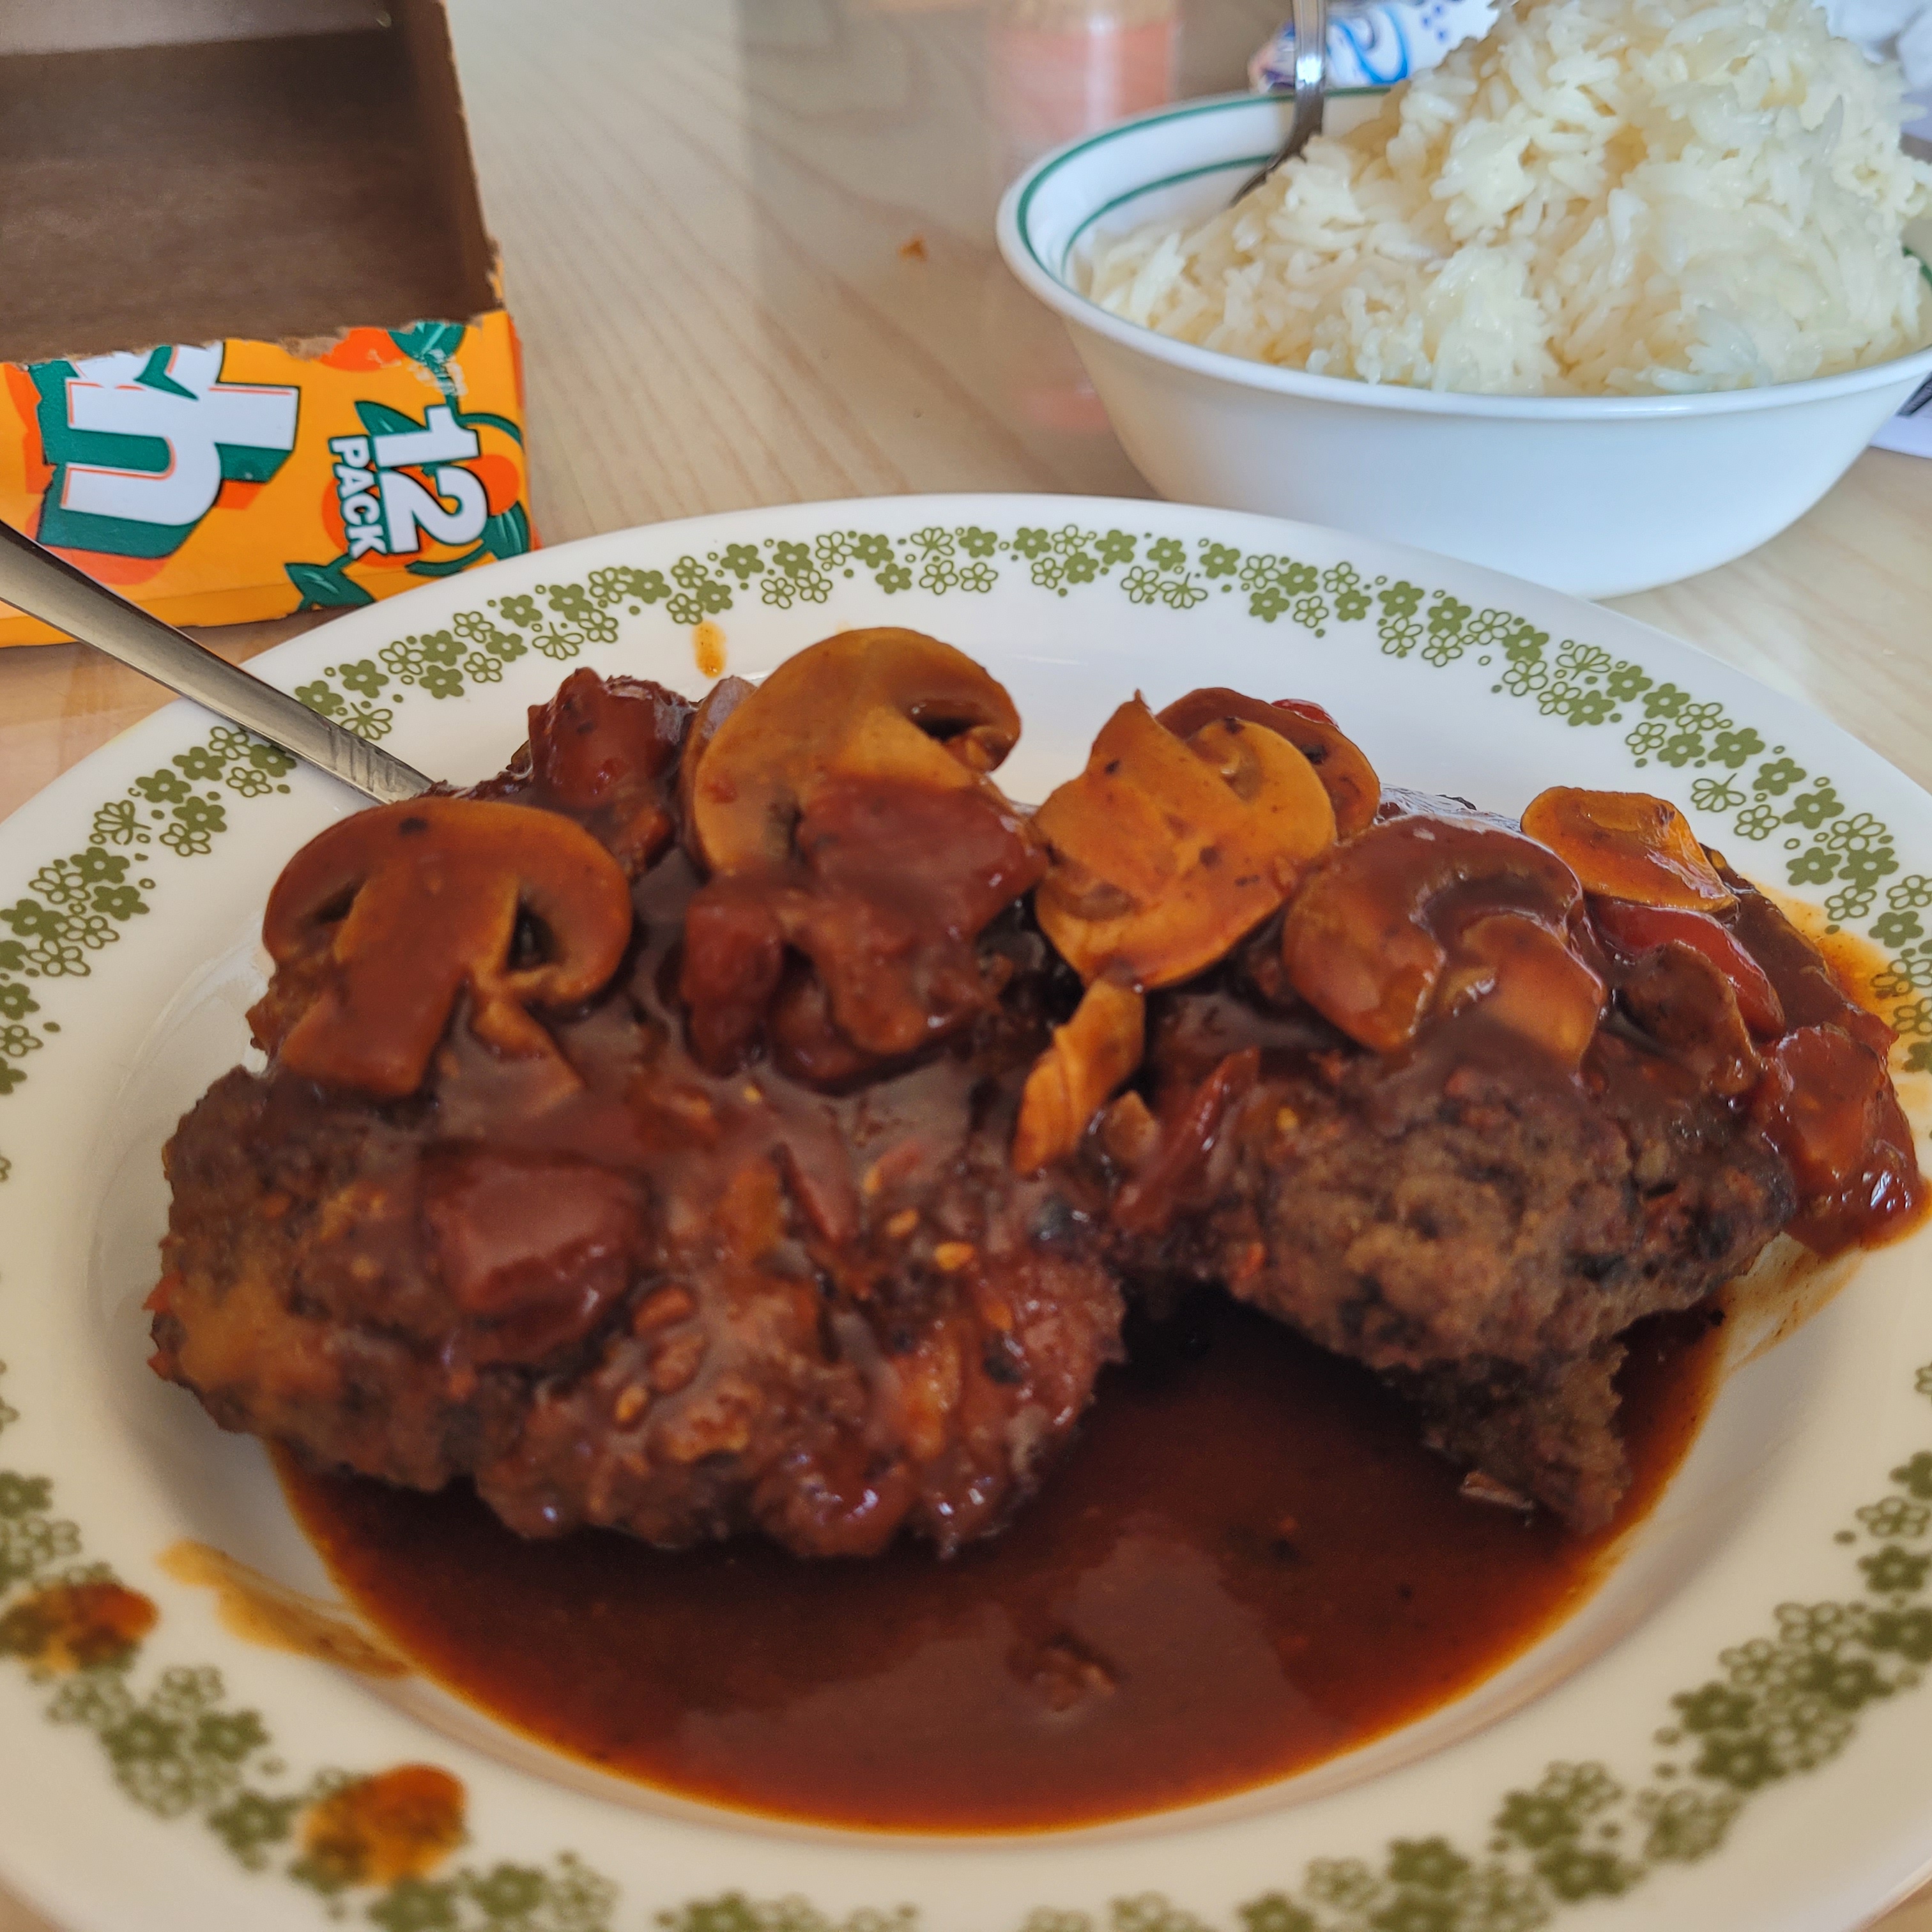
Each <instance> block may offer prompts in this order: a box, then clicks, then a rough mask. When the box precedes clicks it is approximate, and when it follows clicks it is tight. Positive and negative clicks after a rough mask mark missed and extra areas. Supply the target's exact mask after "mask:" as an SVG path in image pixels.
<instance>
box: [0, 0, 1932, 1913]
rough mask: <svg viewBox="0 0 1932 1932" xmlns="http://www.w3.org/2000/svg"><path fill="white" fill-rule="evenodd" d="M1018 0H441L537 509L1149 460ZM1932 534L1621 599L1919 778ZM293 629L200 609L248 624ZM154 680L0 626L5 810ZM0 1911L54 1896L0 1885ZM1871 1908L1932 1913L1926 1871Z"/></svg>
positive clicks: (837, 488)
mask: <svg viewBox="0 0 1932 1932" xmlns="http://www.w3.org/2000/svg"><path fill="white" fill-rule="evenodd" d="M1130 4H1131V5H1132V7H1133V9H1134V10H1135V18H1136V20H1137V21H1138V22H1139V23H1142V24H1145V23H1147V22H1148V21H1153V22H1155V23H1158V22H1159V21H1160V20H1162V19H1163V18H1164V17H1167V16H1168V15H1169V14H1174V15H1175V17H1176V18H1177V20H1178V27H1179V33H1178V46H1177V49H1176V68H1175V71H1176V77H1177V85H1178V87H1179V88H1180V89H1181V91H1183V92H1187V93H1202V92H1211V91H1215V90H1217V89H1226V88H1232V87H1235V86H1240V85H1241V82H1242V72H1241V69H1242V64H1243V62H1244V61H1245V59H1246V58H1247V55H1248V54H1249V52H1251V51H1252V49H1253V47H1254V46H1255V45H1256V44H1257V43H1259V40H1260V39H1261V38H1262V36H1263V34H1265V31H1267V30H1268V28H1270V27H1271V26H1273V25H1274V23H1275V22H1276V20H1277V19H1278V18H1279V17H1280V15H1281V14H1282V13H1284V12H1285V11H1286V7H1285V5H1283V0H1185V4H1182V5H1179V7H1178V11H1177V10H1176V9H1175V7H1174V6H1173V5H1172V0H1130ZM1099 5H1100V0H1082V5H1081V7H1079V9H1078V10H1079V12H1080V13H1081V14H1082V17H1085V15H1086V14H1088V13H1091V12H1093V11H1095V10H1097V8H1098V6H1099ZM1022 7H1025V8H1027V9H1030V10H1031V16H1032V17H1034V24H1035V25H1038V24H1039V23H1040V20H1042V19H1044V18H1046V17H1048V15H1046V14H1045V13H1042V10H1041V7H1040V0H1006V4H1005V6H1004V9H1003V7H1002V6H1001V5H992V4H975V0H740V4H739V5H738V6H736V7H726V6H725V5H723V4H721V0H568V4H556V5H545V6H541V7H538V6H532V5H530V4H529V0H452V13H453V15H454V23H455V31H456V40H457V46H458V57H459V59H460V63H461V66H462V70H463V83H464V86H465V89H466V93H467V96H468V100H469V113H470V120H471V127H472V138H473V139H474V142H475V148H476V154H477V160H478V166H479V169H480V170H481V174H482V177H483V189H484V203H485V205H486V208H487V210H488V213H489V216H490V222H491V225H492V226H493V229H494V230H495V232H496V235H497V236H498V238H499V240H500V242H501V243H502V248H503V253H504V257H505V263H506V266H507V269H508V277H509V294H510V300H511V308H512V311H513V312H514V314H515V315H516V317H517V322H518V324H519V326H520V329H521V331H522V333H523V342H524V347H525V352H526V371H527V377H528V383H529V419H530V423H531V426H532V437H531V448H532V459H533V463H534V485H533V487H534V496H535V509H536V513H537V520H538V526H539V527H540V529H541V532H542V534H543V535H544V537H545V538H547V540H549V541H559V540H561V539H563V538H569V537H574V536H580V535H587V534H589V533H590V532H594V531H598V530H607V529H617V528H620V527H622V526H625V525H626V524H631V523H646V522H651V521H655V520H659V519H661V518H664V517H680V516H688V515H695V514H703V513H704V512H706V511H715V510H724V509H733V508H743V507H748V506H751V505H757V504H763V503H773V502H793V501H799V500H805V499H814V498H823V497H833V496H848V495H875V494H880V493H895V492H901V491H907V490H962V489H986V490H1009V489H1011V490H1041V489H1044V490H1082V491H1090V490H1091V491H1097V492H1115V493H1126V494H1130V495H1136V496H1139V495H1145V494H1146V493H1147V492H1146V489H1145V485H1144V484H1142V482H1141V481H1140V479H1139V477H1138V476H1137V475H1136V473H1135V472H1134V471H1133V469H1132V467H1131V466H1130V465H1129V463H1127V459H1126V458H1125V457H1124V455H1122V453H1121V450H1120V449H1119V446H1118V444H1117V443H1115V441H1114V440H1113V438H1112V435H1111V434H1109V431H1108V430H1107V428H1106V423H1105V421H1104V419H1103V417H1102V416H1101V415H1100V412H1099V410H1098V408H1097V405H1096V404H1094V400H1093V398H1092V395H1091V391H1089V390H1088V389H1087V388H1086V386H1085V383H1084V382H1083V380H1082V378H1081V377H1080V374H1079V366H1078V365H1077V363H1076V362H1075V360H1074V359H1073V353H1072V351H1071V350H1070V348H1069V347H1068V345H1067V341H1066V339H1065V338H1064V335H1062V333H1061V330H1060V327H1059V325H1058V323H1056V322H1055V321H1054V320H1052V318H1051V317H1049V316H1048V315H1047V314H1046V313H1045V312H1044V311H1042V310H1040V309H1039V308H1037V307H1036V306H1035V305H1034V304H1033V303H1032V302H1031V301H1030V300H1029V299H1028V298H1027V297H1026V296H1024V295H1023V294H1022V293H1021V292H1020V291H1019V290H1018V289H1017V288H1016V287H1015V286H1014V285H1013V283H1012V281H1010V278H1008V276H1007V274H1006V272H1005V270H1004V269H1003V268H1002V267H1001V265H1000V263H999V261H998V257H997V255H996V254H995V251H994V248H993V242H992V211H993V208H994V205H995V201H996V199H997V198H998V192H999V190H1000V188H1001V186H1002V185H1003V184H1004V181H1006V179H1007V178H1008V177H1009V175H1010V174H1011V173H1012V172H1013V169H1015V168H1016V166H1018V165H1019V163H1020V162H1021V161H1022V160H1024V159H1025V158H1027V149H1028V145H1029V143H1030V142H1031V141H1034V140H1036V139H1037V138H1038V129H1037V125H1035V126H1031V127H1030V126H1029V125H1028V117H1027V115H1025V114H1023V113H1022V112H1021V111H1020V110H1019V107H1017V106H1016V104H1015V103H1014V102H1013V101H1011V100H1006V101H1003V100H1002V99H1001V98H1000V97H999V94H998V90H997V89H994V88H992V86H990V85H989V74H991V73H992V72H993V71H994V68H993V66H992V64H991V63H989V58H988V49H989V42H990V41H991V40H992V37H994V35H995V34H996V32H997V31H998V30H999V29H1000V28H1001V26H1002V25H1003V24H1004V23H1009V22H1010V21H1011V20H1013V19H1014V18H1016V17H1017V14H1018V13H1019V10H1020V9H1021V8H1022ZM1051 11H1052V15H1053V17H1060V18H1065V17H1067V15H1068V14H1070V13H1072V12H1073V11H1075V9H1073V8H1072V7H1063V6H1061V5H1059V0H1056V5H1055V8H1054V9H1052V10H1051ZM1104 92H1105V90H1104V89H1102V93H1103V95H1104ZM1134 104H1135V103H1133V102H1130V101H1123V102H1121V104H1120V105H1121V106H1123V107H1125V106H1131V105H1134ZM1068 131H1073V130H1071V129H1070V130H1068ZM913 242H917V243H919V247H917V248H910V247H909V245H910V244H912V243H913ZM1928 538H1932V462H1918V461H1914V460H1912V459H1909V458H1904V457H1899V456H1892V455H1879V454H1873V455H1867V456H1865V457H1864V458H1861V460H1860V461H1859V462H1858V464H1857V465H1856V466H1855V467H1854V468H1853V469H1852V472H1851V473H1850V474H1849V475H1848V476H1847V477H1846V479H1845V481H1843V483H1841V484H1840V485H1839V487H1838V489H1837V490H1835V491H1834V492H1833V493H1832V495H1831V496H1829V498H1827V499H1826V501H1825V502H1823V504H1821V505H1820V506H1819V507H1818V508H1817V509H1816V510H1814V511H1813V512H1812V513H1811V515H1809V516H1808V517H1806V518H1805V520H1803V521H1802V523H1799V525H1798V526H1796V528H1795V529H1793V530H1791V531H1790V532H1787V534H1786V535H1784V536H1782V537H1781V538H1778V540H1777V541H1775V542H1774V543H1772V544H1768V545H1766V547H1765V548H1764V549H1763V550H1760V551H1759V552H1757V553H1756V554H1754V556H1750V557H1747V558H1745V559H1743V560H1742V562H1739V563H1736V564H1734V565H1730V567H1729V568H1726V569H1724V570H1721V571H1713V572H1712V573H1710V574H1709V575H1707V576H1705V577H1699V578H1697V579H1694V580H1691V581H1690V582H1688V583H1682V584H1678V585H1675V586H1671V587H1670V588H1669V589H1664V590H1659V591H1653V592H1649V593H1648V594H1646V595H1643V596H1640V597H1635V598H1626V599H1624V600H1622V604H1621V606H1620V607H1622V608H1624V609H1625V610H1629V611H1631V613H1633V614H1634V615H1636V616H1640V617H1642V618H1643V619H1646V620H1647V621H1649V622H1652V623H1655V624H1658V625H1661V626H1662V627H1663V628H1665V629H1667V630H1670V631H1674V632H1676V634H1678V635H1679V636H1681V637H1688V638H1690V639H1691V640H1693V641H1694V642H1695V643H1700V644H1701V645H1703V646H1705V647H1706V649H1710V650H1712V651H1713V652H1715V653H1716V654H1717V655H1719V656H1721V657H1724V658H1728V659H1730V661H1733V662H1734V663H1736V664H1740V665H1742V667H1745V669H1747V670H1751V671H1752V672H1754V673H1756V674H1757V675H1758V676H1762V677H1764V678H1766V679H1769V681H1770V682H1772V683H1774V684H1777V685H1781V686H1782V687H1783V688H1786V689H1787V690H1790V691H1796V692H1797V693H1799V694H1801V695H1802V696H1804V697H1807V698H1808V699H1810V700H1811V701H1813V702H1814V703H1817V705H1818V706H1820V709H1823V710H1824V711H1825V712H1828V713H1829V715H1832V717H1834V718H1836V719H1838V721H1839V722H1841V724H1845V725H1846V726H1847V727H1849V729H1851V730H1852V731H1854V732H1855V733H1857V734H1858V736H1860V737H1861V738H1863V739H1864V740H1865V741H1866V742H1867V743H1869V744H1870V745H1873V746H1874V747H1876V748H1877V749H1878V750H1879V751H1880V752H1882V754H1884V755H1885V757H1888V758H1890V759H1891V760H1893V761H1894V763H1897V764H1898V765H1899V766H1901V767H1902V768H1903V769H1904V770H1906V772H1909V773H1910V774H1911V775H1912V776H1913V777H1915V778H1918V780H1919V781H1921V782H1927V781H1932V540H1928ZM307 621H311V622H312V621H314V620H307ZM290 628H292V627H291V626H290V625H255V626H251V627H248V629H246V630H242V631H226V632H217V633H211V634H209V636H210V638H211V641H213V642H214V643H216V645H217V648H220V649H223V651H225V652H229V653H232V654H233V655H236V656H238V657H241V656H246V655H251V654H252V653H253V652H254V651H256V650H259V649H262V648H264V647H265V646H266V645H267V644H268V643H272V642H274V641H276V640H278V638H279V637H281V636H283V635H284V634H288V632H289V631H290ZM160 701H162V694H160V693H158V692H157V691H154V688H153V687H151V686H150V685H146V684H145V683H144V682H143V681H142V680H141V679H138V678H136V677H135V676H133V674H132V673H126V672H123V671H121V670H118V669H117V668H116V667H113V666H112V665H110V664H106V663H105V662H104V661H101V660H100V659H98V658H95V657H94V656H93V655H92V654H91V653H89V652H87V651H86V650H85V649H81V648H80V647H77V646H62V647H58V648H55V649H48V650H42V651H13V652H0V813H4V812H5V811H10V809H12V808H13V806H14V805H17V804H18V803H19V802H20V801H21V800H22V799H24V798H26V796H29V795H30V794H31V793H32V792H33V791H34V790H37V788H38V787H40V785H42V784H44V783H46V781H47V780H48V779H49V778H52V777H53V776H54V775H55V774H56V773H57V772H60V771H62V770H63V769H66V767H67V766H69V765H71V764H72V763H74V761H75V760H77V759H79V758H80V757H83V756H85V755H86V753H87V752H89V751H92V749H93V748H95V746H96V745H98V744H100V743H101V742H103V741H104V739H106V738H107V737H108V736H111V735H113V733H114V732H115V731H117V730H121V729H122V728H124V727H125V726H126V725H127V724H130V723H131V722H133V721H134V720H135V719H136V718H139V717H140V716H142V715H145V712H147V711H148V710H150V709H152V708H153V707H154V705H155V704H156V703H159V702H160ZM4 1830H5V1823H4V1820H0V1833H4ZM318 1923H320V1920H318ZM0 1932H49V1928H47V1927H45V1926H44V1924H43V1921H40V1919H38V1918H36V1917H35V1916H34V1915H32V1914H31V1913H29V1912H27V1911H26V1909H25V1908H24V1907H23V1906H18V1905H17V1904H14V1903H10V1902H9V1901H8V1900H6V1899H5V1897H0ZM989 1932H993V1928H989ZM1884 1932H1932V1894H1927V1895H1921V1898H1920V1899H1919V1900H1916V1901H1915V1902H1914V1903H1911V1904H1910V1905H1908V1906H1905V1907H1904V1908H1903V1909H1901V1910H1900V1911H1899V1912H1897V1913H1896V1914H1894V1915H1893V1916H1892V1917H1891V1918H1888V1919H1887V1920H1886V1921H1885V1924H1884Z"/></svg>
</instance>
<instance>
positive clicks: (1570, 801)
mask: <svg viewBox="0 0 1932 1932" xmlns="http://www.w3.org/2000/svg"><path fill="white" fill-rule="evenodd" d="M1523 831H1524V832H1525V833H1526V835H1528V836H1529V837H1530V838H1534V839H1535V840H1536V841H1538V843H1539V844H1544V845H1547V846H1548V847H1550V850H1551V851H1553V852H1554V853H1556V854H1557V855H1558V856H1559V857H1560V858H1561V859H1562V860H1563V861H1564V862H1565V864H1566V865H1568V866H1569V868H1570V869H1571V871H1573V872H1574V873H1575V874H1577V877H1578V878H1579V879H1580V880H1582V881H1583V889H1584V890H1585V891H1586V892H1594V893H1595V894H1597V895H1599V896H1601V897H1602V898H1616V899H1631V900H1634V901H1636V902H1637V904H1640V905H1648V906H1659V907H1674V908H1675V909H1676V910H1679V911H1682V912H1727V911H1729V910H1730V908H1731V907H1733V906H1734V905H1736V904H1737V894H1736V892H1733V891H1732V890H1731V889H1730V886H1727V885H1726V884H1725V883H1724V880H1722V879H1721V878H1720V877H1718V869H1717V868H1716V867H1715V865H1712V863H1711V861H1710V859H1709V857H1708V856H1706V853H1705V850H1704V848H1703V846H1702V845H1701V844H1699V843H1698V841H1697V834H1696V833H1695V832H1693V831H1692V830H1691V824H1690V821H1689V820H1688V819H1687V818H1686V817H1685V816H1684V814H1683V813H1682V812H1681V811H1679V810H1678V808H1676V805H1673V804H1671V803H1670V802H1669V801H1668V800H1667V799H1661V798H1652V796H1649V793H1646V792H1640V791H1584V790H1579V789H1578V788H1577V787H1574V786H1571V785H1552V786H1551V787H1550V789H1549V790H1547V791H1544V792H1540V793H1538V795H1537V796H1535V798H1533V799H1531V800H1530V802H1529V809H1528V810H1527V811H1525V812H1524V814H1523Z"/></svg>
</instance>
